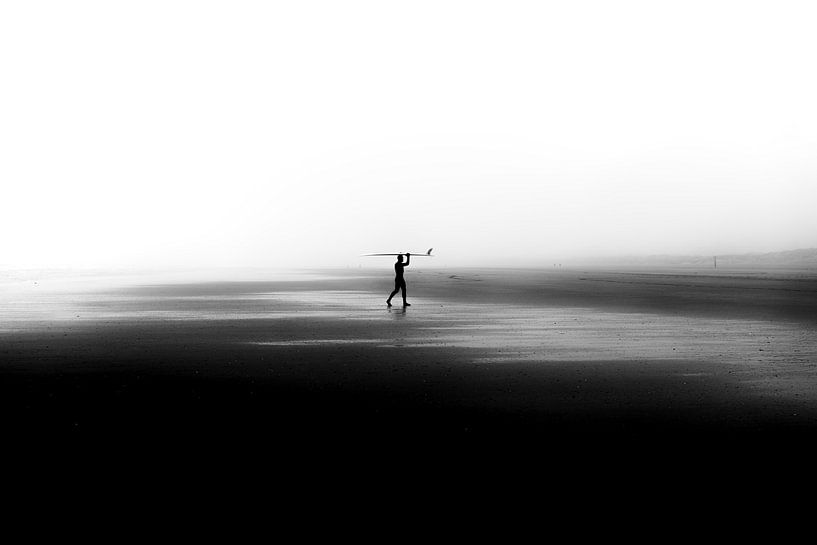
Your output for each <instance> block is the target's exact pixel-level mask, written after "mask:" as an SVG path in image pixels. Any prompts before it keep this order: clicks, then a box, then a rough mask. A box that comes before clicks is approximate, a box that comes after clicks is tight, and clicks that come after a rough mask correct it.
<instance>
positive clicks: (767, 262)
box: [580, 248, 817, 269]
mask: <svg viewBox="0 0 817 545" xmlns="http://www.w3.org/2000/svg"><path fill="white" fill-rule="evenodd" d="M716 258H717V266H718V268H724V269H729V268H792V269H811V268H817V248H805V249H799V250H787V251H784V252H768V253H747V254H732V255H718V256H714V255H706V256H703V255H650V256H622V257H609V258H598V259H592V260H587V261H583V262H581V263H580V264H582V265H586V264H587V265H607V266H615V267H694V268H708V269H713V268H715V259H716Z"/></svg>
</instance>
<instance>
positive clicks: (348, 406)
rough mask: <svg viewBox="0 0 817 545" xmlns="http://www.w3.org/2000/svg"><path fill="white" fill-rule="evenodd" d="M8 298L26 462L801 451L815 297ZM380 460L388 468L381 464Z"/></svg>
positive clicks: (643, 278)
mask: <svg viewBox="0 0 817 545" xmlns="http://www.w3.org/2000/svg"><path fill="white" fill-rule="evenodd" d="M407 280H408V290H409V291H408V293H409V301H410V302H411V306H410V307H408V308H402V306H401V305H400V304H399V298H398V299H396V300H395V302H396V303H397V304H395V306H393V307H392V308H387V307H386V304H385V298H386V296H387V295H388V292H389V291H390V289H391V278H390V275H389V274H388V271H385V272H384V271H382V270H374V269H372V270H365V269H344V270H329V271H305V272H300V273H293V274H288V275H281V274H278V273H269V274H267V273H264V272H255V273H253V274H252V275H243V276H242V277H240V279H238V280H234V279H231V276H230V275H229V274H222V277H221V278H220V279H207V278H206V277H204V276H202V277H200V278H196V279H195V280H194V281H189V279H188V278H187V277H185V276H184V275H177V276H175V277H172V278H169V279H168V278H162V277H158V276H156V277H145V276H138V275H137V276H133V277H127V278H125V279H122V278H118V279H117V278H114V279H110V278H109V279H108V280H107V281H106V282H97V281H96V280H95V277H93V276H90V277H88V278H84V279H83V281H82V282H76V281H74V282H67V283H65V282H63V283H60V284H59V285H57V283H55V282H49V280H48V279H40V280H39V282H37V283H36V284H35V283H34V282H36V280H31V279H27V278H25V277H22V278H17V279H15V282H16V283H14V285H11V284H8V283H7V285H6V287H5V289H4V290H3V291H2V292H0V295H1V296H2V301H3V304H2V307H0V308H2V310H0V357H1V358H2V366H1V367H0V375H2V376H0V389H2V391H1V392H0V399H2V401H1V403H2V406H1V407H0V408H1V409H2V427H3V429H4V430H5V434H6V437H7V438H8V439H11V440H12V442H14V441H17V442H19V443H26V442H29V443H30V442H31V441H36V442H37V443H38V444H46V445H51V446H54V445H57V446H59V447H61V448H64V447H65V446H66V445H70V446H71V448H83V447H87V446H88V445H99V444H106V445H114V444H116V445H126V446H127V447H128V448H138V449H142V450H144V449H147V450H151V449H160V450H162V451H164V450H165V449H172V448H176V447H178V448H203V449H204V452H208V453H210V454H212V453H214V452H222V451H223V450H225V449H228V450H230V449H238V450H241V449H248V450H252V451H256V452H257V451H259V449H260V450H262V451H263V452H277V453H279V454H281V453H289V454H291V455H292V456H298V455H299V453H304V452H312V453H314V452H316V451H319V452H322V453H330V452H331V453H344V452H345V453H350V452H354V453H363V452H367V453H368V452H380V450H381V449H383V448H386V447H387V446H388V447H389V448H391V449H393V448H395V447H399V449H401V450H400V451H401V452H407V451H412V452H417V451H423V452H426V453H428V452H429V451H428V449H432V451H433V452H436V453H440V452H444V451H445V450H446V449H447V448H457V449H459V448H462V447H466V448H472V447H474V448H477V447H478V448H482V449H492V450H494V451H496V450H501V449H505V448H508V449H520V450H525V451H526V452H530V449H538V451H540V452H541V451H550V452H553V451H554V449H555V450H557V451H559V452H572V453H575V452H584V453H585V454H587V453H588V452H592V453H596V452H598V449H600V448H603V449H605V450H607V451H608V452H609V451H617V452H624V451H626V452H633V451H635V450H636V449H643V448H649V449H654V448H659V447H660V449H663V450H664V451H665V452H667V451H672V452H678V449H686V450H689V449H693V450H694V449H701V448H705V449H718V448H720V449H723V448H737V447H736V445H738V446H740V447H741V448H743V447H744V446H747V445H748V446H750V447H751V448H752V449H755V450H756V451H760V450H764V451H769V450H771V449H772V447H773V446H774V449H788V450H790V451H794V450H796V451H799V452H805V451H804V450H803V449H805V448H811V438H812V437H813V435H814V433H815V431H817V330H815V322H817V313H815V310H817V277H815V276H814V275H811V274H808V273H807V272H803V271H771V272H768V271H767V272H756V271H754V272H753V271H731V272H730V271H719V272H717V274H715V273H713V272H712V271H655V270H640V271H632V270H630V271H605V270H596V269H593V270H531V269H518V270H507V269H463V270H457V271H453V270H452V271H448V270H437V269H429V270H419V269H417V270H413V271H411V272H409V273H407ZM372 449H374V450H372Z"/></svg>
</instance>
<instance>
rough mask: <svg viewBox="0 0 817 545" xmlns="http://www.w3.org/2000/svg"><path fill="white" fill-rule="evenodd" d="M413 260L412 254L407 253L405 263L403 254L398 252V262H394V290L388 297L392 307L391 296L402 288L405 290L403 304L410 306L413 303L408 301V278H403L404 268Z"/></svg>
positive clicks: (388, 303) (387, 301)
mask: <svg viewBox="0 0 817 545" xmlns="http://www.w3.org/2000/svg"><path fill="white" fill-rule="evenodd" d="M410 261H411V254H410V253H407V254H406V263H405V264H403V254H398V256H397V263H395V264H394V291H393V292H391V295H389V298H388V299H386V304H387V305H388V306H390V307H391V298H392V297H394V296H395V295H397V292H398V291H400V290H402V291H403V306H404V307H410V306H411V305H410V304H409V303H407V302H406V279H405V278H403V269H405V268H406V267H408V266H409V262H410Z"/></svg>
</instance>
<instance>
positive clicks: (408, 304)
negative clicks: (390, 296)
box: [403, 301, 411, 307]
mask: <svg viewBox="0 0 817 545" xmlns="http://www.w3.org/2000/svg"><path fill="white" fill-rule="evenodd" d="M403 306H404V307H410V306H411V303H406V302H405V301H403Z"/></svg>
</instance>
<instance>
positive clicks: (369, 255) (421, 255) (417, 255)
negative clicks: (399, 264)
mask: <svg viewBox="0 0 817 545" xmlns="http://www.w3.org/2000/svg"><path fill="white" fill-rule="evenodd" d="M433 249H434V248H429V249H428V251H427V252H426V253H424V254H415V253H413V252H412V254H411V257H434V256H433V255H431V250H433ZM406 253H407V252H402V253H399V254H363V256H362V257H374V256H381V255H406Z"/></svg>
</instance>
